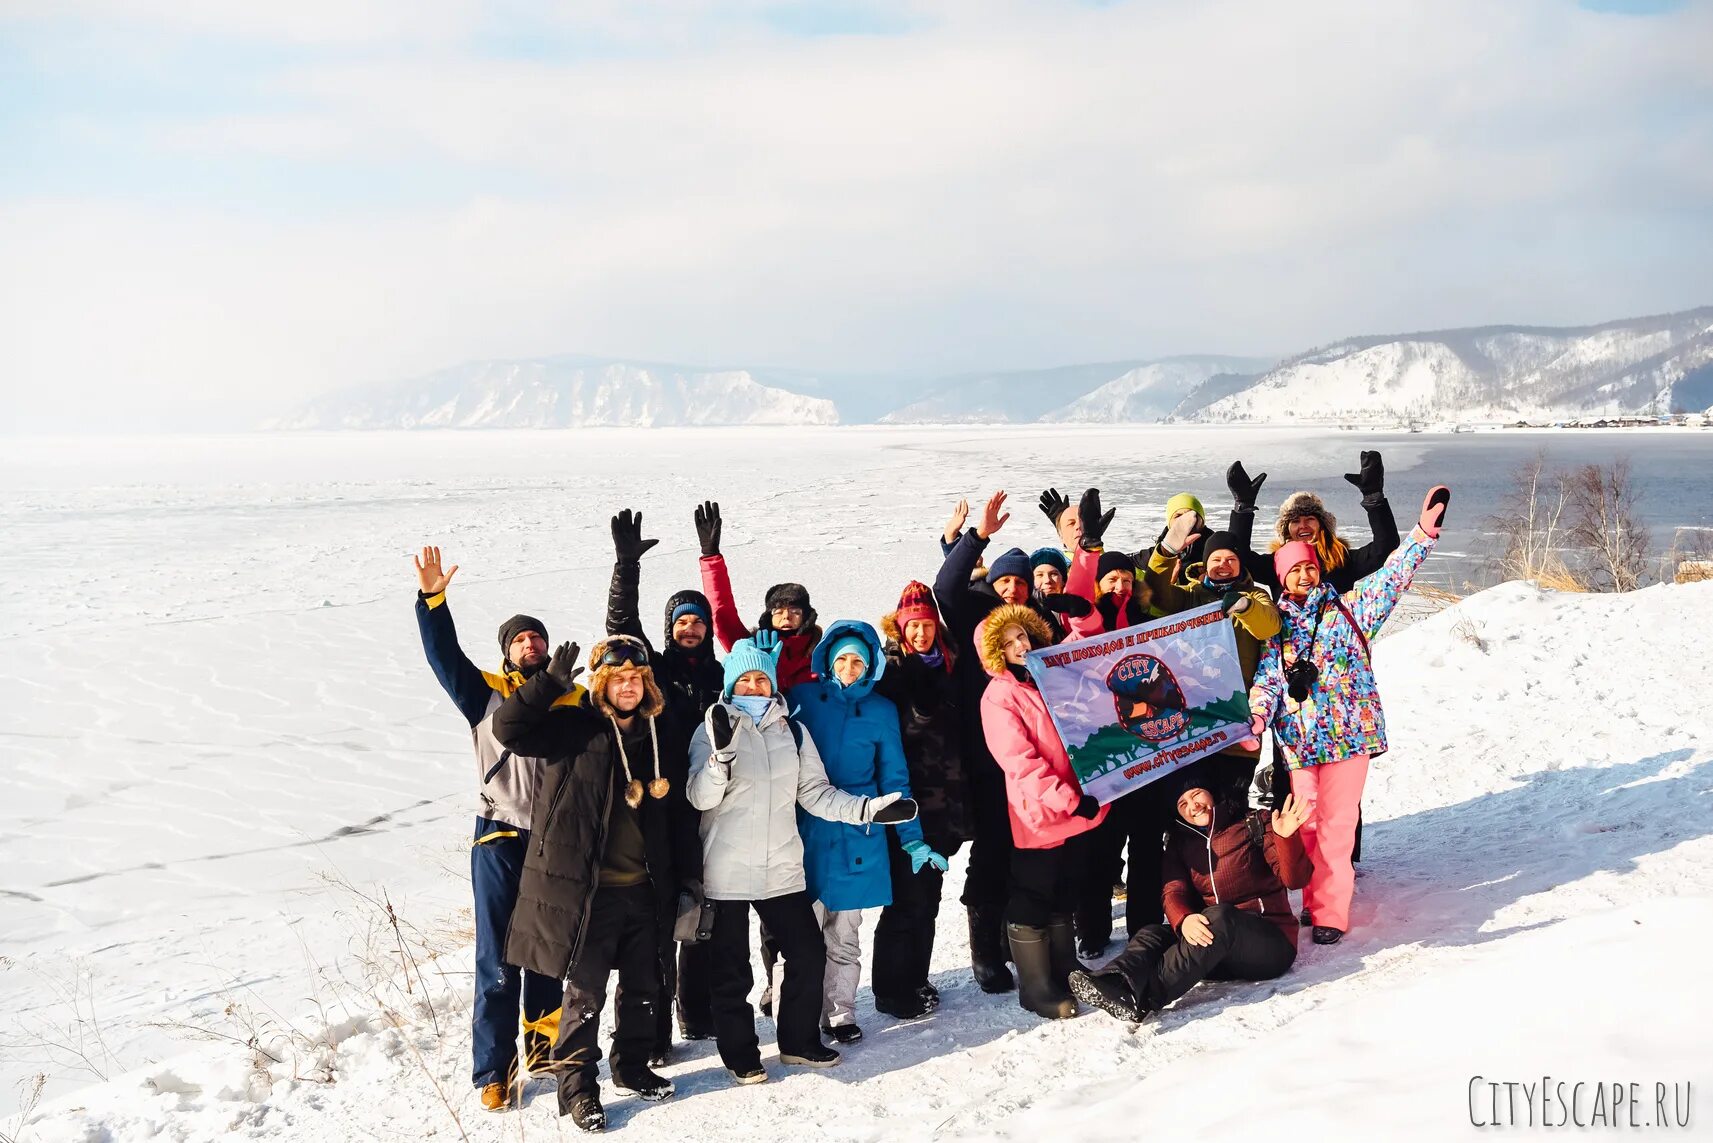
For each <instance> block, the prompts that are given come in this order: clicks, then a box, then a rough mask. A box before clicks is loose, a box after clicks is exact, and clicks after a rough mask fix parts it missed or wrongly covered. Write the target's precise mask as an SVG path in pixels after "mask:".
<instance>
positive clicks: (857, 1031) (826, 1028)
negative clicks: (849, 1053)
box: [821, 1024, 862, 1044]
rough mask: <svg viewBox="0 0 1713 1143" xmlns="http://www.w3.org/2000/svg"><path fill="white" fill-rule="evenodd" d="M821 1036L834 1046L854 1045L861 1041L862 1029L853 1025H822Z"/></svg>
mask: <svg viewBox="0 0 1713 1143" xmlns="http://www.w3.org/2000/svg"><path fill="white" fill-rule="evenodd" d="M821 1035H823V1036H825V1037H827V1039H829V1040H831V1041H833V1043H835V1044H854V1043H856V1042H857V1041H858V1040H860V1039H862V1029H861V1028H858V1027H857V1026H856V1025H855V1024H822V1025H821Z"/></svg>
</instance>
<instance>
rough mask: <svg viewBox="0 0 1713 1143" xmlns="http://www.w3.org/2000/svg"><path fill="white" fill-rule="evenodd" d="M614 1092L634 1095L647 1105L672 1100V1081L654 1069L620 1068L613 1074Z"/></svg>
mask: <svg viewBox="0 0 1713 1143" xmlns="http://www.w3.org/2000/svg"><path fill="white" fill-rule="evenodd" d="M613 1090H614V1091H622V1092H624V1093H625V1094H626V1095H634V1096H636V1097H638V1098H639V1099H642V1100H643V1101H644V1102H647V1103H659V1102H660V1101H661V1100H663V1099H671V1098H672V1092H673V1087H672V1081H671V1080H669V1079H667V1078H666V1077H665V1076H663V1075H659V1074H658V1073H656V1072H655V1071H654V1070H653V1069H652V1068H620V1069H619V1070H618V1071H616V1072H614V1073H613Z"/></svg>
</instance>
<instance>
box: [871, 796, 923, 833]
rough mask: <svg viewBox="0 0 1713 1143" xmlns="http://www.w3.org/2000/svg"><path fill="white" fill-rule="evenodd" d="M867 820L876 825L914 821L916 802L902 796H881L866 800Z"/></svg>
mask: <svg viewBox="0 0 1713 1143" xmlns="http://www.w3.org/2000/svg"><path fill="white" fill-rule="evenodd" d="M868 820H869V821H871V822H873V823H875V824H876V825H897V824H898V823H900V822H910V821H915V820H916V800H915V799H914V798H906V797H905V796H904V795H903V794H881V795H880V796H879V797H877V798H870V799H869V800H868Z"/></svg>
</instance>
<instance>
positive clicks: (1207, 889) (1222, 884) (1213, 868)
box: [1160, 809, 1313, 943]
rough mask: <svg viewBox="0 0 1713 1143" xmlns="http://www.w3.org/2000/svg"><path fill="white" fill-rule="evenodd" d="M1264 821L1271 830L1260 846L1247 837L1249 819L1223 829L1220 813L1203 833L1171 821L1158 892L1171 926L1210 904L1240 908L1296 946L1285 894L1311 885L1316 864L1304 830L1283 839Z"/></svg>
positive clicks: (1293, 919) (1293, 918)
mask: <svg viewBox="0 0 1713 1143" xmlns="http://www.w3.org/2000/svg"><path fill="white" fill-rule="evenodd" d="M1264 819H1265V822H1266V827H1267V828H1266V833H1265V834H1264V835H1263V837H1262V843H1261V845H1259V846H1257V845H1256V844H1255V842H1254V841H1253V840H1252V839H1251V837H1250V835H1249V823H1248V821H1247V819H1246V818H1239V819H1237V820H1236V821H1234V822H1232V823H1231V824H1230V825H1221V824H1220V821H1219V812H1218V810H1217V809H1216V810H1215V811H1214V819H1213V826H1212V828H1211V829H1209V830H1208V831H1207V832H1205V833H1204V832H1203V831H1202V830H1199V829H1197V828H1196V827H1195V826H1192V825H1190V824H1189V823H1188V822H1186V821H1184V820H1183V819H1182V818H1178V817H1174V818H1173V819H1172V826H1171V831H1170V832H1169V833H1168V834H1167V839H1166V857H1165V861H1164V863H1163V864H1162V865H1161V875H1162V881H1163V883H1162V885H1161V888H1160V903H1161V904H1162V905H1164V906H1165V909H1166V920H1167V921H1168V922H1170V924H1171V926H1172V928H1174V929H1176V928H1179V927H1180V926H1181V925H1182V924H1183V923H1184V918H1185V917H1187V916H1189V915H1190V914H1191V913H1199V912H1201V911H1202V910H1203V909H1205V908H1207V907H1208V906H1209V905H1217V904H1225V905H1236V906H1237V907H1238V908H1239V909H1242V910H1243V911H1244V912H1246V913H1256V914H1259V915H1261V916H1263V917H1266V918H1267V919H1268V920H1269V921H1272V922H1273V923H1274V924H1275V925H1278V926H1279V928H1280V930H1281V931H1282V932H1283V933H1284V934H1285V935H1286V936H1287V937H1289V938H1290V939H1291V941H1292V942H1293V943H1295V941H1296V939H1297V918H1296V916H1295V914H1293V913H1292V912H1291V899H1290V897H1288V896H1287V895H1286V894H1285V890H1287V889H1301V888H1302V887H1303V886H1305V885H1307V884H1308V883H1309V873H1310V871H1311V870H1312V869H1313V865H1312V864H1311V863H1310V861H1309V858H1308V854H1307V853H1306V852H1305V851H1304V850H1303V838H1302V834H1301V832H1300V831H1299V832H1298V833H1294V834H1292V835H1291V836H1290V837H1280V836H1279V835H1278V834H1276V833H1274V832H1273V822H1272V817H1271V815H1264ZM1210 835H1211V836H1210Z"/></svg>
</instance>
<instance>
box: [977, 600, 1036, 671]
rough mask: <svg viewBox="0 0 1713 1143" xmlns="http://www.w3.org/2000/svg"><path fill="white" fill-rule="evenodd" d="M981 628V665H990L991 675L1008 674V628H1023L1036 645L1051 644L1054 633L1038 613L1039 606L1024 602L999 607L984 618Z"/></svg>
mask: <svg viewBox="0 0 1713 1143" xmlns="http://www.w3.org/2000/svg"><path fill="white" fill-rule="evenodd" d="M983 624H984V625H983V627H982V629H981V645H980V647H979V650H980V651H981V665H982V666H983V667H985V668H987V673H988V674H990V675H1003V674H1004V673H1005V652H1004V651H1003V650H1002V649H1001V646H1000V645H1001V644H1002V643H1003V642H1004V641H1005V629H1006V628H1007V627H1012V626H1016V627H1021V628H1023V630H1024V631H1026V632H1027V633H1028V635H1029V642H1030V643H1031V644H1033V645H1034V646H1035V647H1036V648H1041V647H1051V646H1052V645H1053V632H1052V631H1051V630H1050V629H1049V628H1048V627H1047V621H1046V620H1045V619H1042V618H1041V617H1040V616H1039V615H1037V614H1035V609H1034V608H1032V607H1027V606H1025V605H1023V604H1021V603H1008V604H1005V605H1004V606H1003V607H996V608H994V609H993V610H992V611H991V612H989V613H988V616H987V618H986V619H985V620H983Z"/></svg>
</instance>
